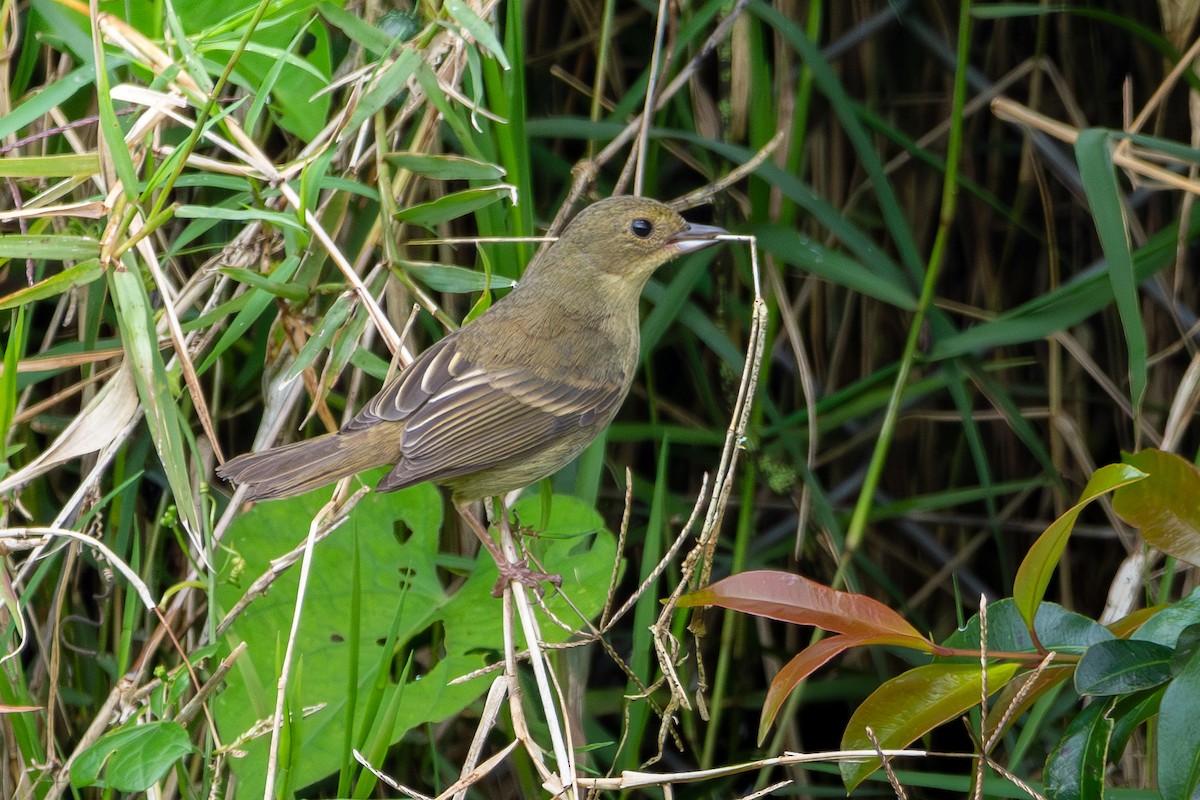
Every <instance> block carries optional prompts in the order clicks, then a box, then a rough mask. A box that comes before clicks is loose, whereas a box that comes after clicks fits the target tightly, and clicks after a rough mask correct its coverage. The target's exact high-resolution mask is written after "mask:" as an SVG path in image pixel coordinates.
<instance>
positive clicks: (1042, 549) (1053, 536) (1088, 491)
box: [1013, 464, 1146, 630]
mask: <svg viewBox="0 0 1200 800" xmlns="http://www.w3.org/2000/svg"><path fill="white" fill-rule="evenodd" d="M1145 477H1146V473H1144V472H1142V471H1141V470H1139V469H1137V468H1136V467H1132V466H1129V465H1128V464H1109V465H1108V466H1105V467H1101V468H1100V469H1098V470H1096V471H1095V472H1093V473H1092V477H1091V480H1089V481H1088V482H1087V486H1085V487H1083V494H1082V495H1081V496H1080V498H1079V502H1078V503H1076V504H1075V505H1074V506H1072V507H1071V508H1070V509H1068V510H1067V512H1066V513H1065V514H1063V515H1062V516H1061V517H1059V518H1058V519H1056V520H1054V522H1053V523H1051V525H1050V527H1049V528H1046V530H1045V532H1043V533H1042V535H1041V536H1039V537H1038V538H1037V541H1036V542H1034V543H1033V546H1032V547H1030V548H1029V552H1028V553H1026V554H1025V559H1024V560H1023V561H1022V562H1021V566H1020V567H1019V568H1018V569H1017V577H1016V580H1014V581H1013V601H1014V602H1015V603H1016V604H1017V609H1018V610H1019V611H1020V612H1021V616H1022V617H1023V618H1024V620H1025V624H1027V625H1029V627H1030V629H1031V630H1032V629H1033V618H1034V616H1035V615H1036V614H1037V609H1038V606H1039V605H1041V602H1042V600H1043V598H1045V596H1046V587H1047V586H1049V585H1050V576H1052V575H1053V574H1054V570H1055V568H1057V567H1058V559H1059V558H1061V557H1062V552H1063V549H1064V548H1065V547H1066V546H1067V537H1069V536H1070V535H1071V529H1072V528H1074V527H1075V520H1076V519H1077V518H1078V517H1079V512H1080V511H1082V510H1083V508H1084V506H1086V505H1087V504H1088V503H1090V502H1092V501H1093V500H1095V499H1096V498H1097V497H1099V496H1100V495H1102V494H1105V493H1106V492H1111V491H1113V490H1115V489H1118V488H1120V487H1122V486H1128V485H1129V484H1131V483H1134V482H1135V481H1140V480H1142V479H1143V478H1145Z"/></svg>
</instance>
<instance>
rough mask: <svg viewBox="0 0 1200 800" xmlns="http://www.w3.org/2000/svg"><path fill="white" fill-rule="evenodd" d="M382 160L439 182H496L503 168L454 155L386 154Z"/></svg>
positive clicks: (502, 174)
mask: <svg viewBox="0 0 1200 800" xmlns="http://www.w3.org/2000/svg"><path fill="white" fill-rule="evenodd" d="M384 159H385V160H386V161H387V162H388V163H389V164H392V165H394V166H396V167H399V168H400V169H406V170H408V171H409V172H412V173H415V174H417V175H424V176H425V177H426V178H433V179H435V180H439V181H498V180H500V179H501V178H503V177H504V167H502V166H500V165H499V164H492V163H490V162H488V161H479V160H478V159H474V158H467V157H466V156H456V155H432V154H429V153H410V152H400V153H388V154H387V155H386V156H384Z"/></svg>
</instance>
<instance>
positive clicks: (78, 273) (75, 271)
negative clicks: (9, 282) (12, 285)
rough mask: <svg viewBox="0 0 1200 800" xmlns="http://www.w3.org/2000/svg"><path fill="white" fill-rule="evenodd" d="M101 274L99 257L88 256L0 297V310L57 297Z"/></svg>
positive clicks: (102, 269)
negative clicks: (31, 284)
mask: <svg viewBox="0 0 1200 800" xmlns="http://www.w3.org/2000/svg"><path fill="white" fill-rule="evenodd" d="M103 274H104V267H102V266H100V259H98V258H89V259H88V260H87V261H81V262H79V263H78V264H76V265H75V266H73V267H67V268H66V269H64V270H63V271H62V272H56V273H55V274H53V275H51V276H50V277H49V278H46V279H45V280H40V281H38V282H37V283H35V284H34V285H33V286H26V287H24V288H23V289H18V290H16V291H15V292H13V293H12V294H8V295H5V296H4V297H0V311H3V310H5V309H7V308H16V307H17V306H23V305H26V304H28V303H32V302H33V301H35V300H45V299H46V298H47V297H57V296H58V295H60V294H62V293H63V292H65V291H67V290H69V289H72V288H74V287H76V286H86V285H87V284H89V283H91V282H92V281H94V280H96V279H97V278H99V277H100V276H101V275H103Z"/></svg>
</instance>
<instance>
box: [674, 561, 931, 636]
mask: <svg viewBox="0 0 1200 800" xmlns="http://www.w3.org/2000/svg"><path fill="white" fill-rule="evenodd" d="M679 605H681V606H720V607H721V608H729V609H733V610H734V611H741V612H744V613H746V614H753V615H755V616H758V617H768V618H770V619H777V620H779V621H781V622H792V623H795V624H797V625H813V626H815V627H817V628H821V629H822V630H827V631H831V632H833V633H844V634H846V635H848V636H850V637H852V638H855V639H858V640H863V641H864V642H865V641H866V640H870V642H869V643H870V644H895V645H900V646H902V647H910V648H914V649H917V650H920V651H922V652H925V653H929V652H932V650H933V645H932V644H931V643H930V642H929V641H928V640H927V639H926V638H925V637H923V636H922V635H921V634H920V633H919V632H918V631H917V629H916V628H914V627H913V626H912V625H909V624H908V622H907V621H905V619H904V617H902V616H900V615H899V614H897V613H896V612H895V611H892V610H891V609H890V608H888V607H887V606H885V605H884V604H883V603H880V602H879V601H878V600H872V599H871V598H870V597H865V596H863V595H860V594H851V593H850V592H839V591H837V590H836V589H830V588H829V587H828V586H824V585H822V584H820V583H817V582H816V581H810V580H809V579H808V578H804V577H801V576H800V575H793V574H791V573H789V572H774V571H771V570H758V571H753V572H742V573H739V574H737V575H731V576H729V577H728V578H725V579H724V580H720V581H717V582H716V583H714V584H712V585H711V586H707V587H705V588H704V589H700V590H699V591H696V592H692V593H691V594H687V595H684V596H683V597H682V598H680V600H679Z"/></svg>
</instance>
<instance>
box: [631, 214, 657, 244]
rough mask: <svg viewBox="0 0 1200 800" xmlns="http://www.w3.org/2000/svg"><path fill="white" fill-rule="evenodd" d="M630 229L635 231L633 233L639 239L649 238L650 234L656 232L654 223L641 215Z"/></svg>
mask: <svg viewBox="0 0 1200 800" xmlns="http://www.w3.org/2000/svg"><path fill="white" fill-rule="evenodd" d="M629 230H631V231H633V235H634V236H636V237H638V238H639V239H649V238H650V234H652V233H654V223H653V222H651V221H650V220H648V219H642V218H640V217H639V218H638V219H635V220H634V221H633V224H631V225H630V226H629Z"/></svg>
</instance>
